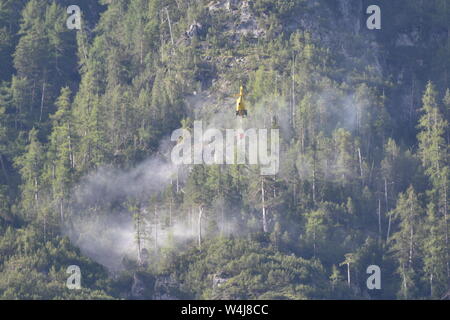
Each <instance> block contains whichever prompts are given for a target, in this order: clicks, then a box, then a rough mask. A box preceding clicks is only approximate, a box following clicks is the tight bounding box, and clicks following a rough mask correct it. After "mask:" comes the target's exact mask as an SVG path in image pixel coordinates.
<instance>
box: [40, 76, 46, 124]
mask: <svg viewBox="0 0 450 320" xmlns="http://www.w3.org/2000/svg"><path fill="white" fill-rule="evenodd" d="M44 100H45V76H44V83H43V84H42V95H41V113H40V115H39V122H41V121H42V113H43V109H44Z"/></svg>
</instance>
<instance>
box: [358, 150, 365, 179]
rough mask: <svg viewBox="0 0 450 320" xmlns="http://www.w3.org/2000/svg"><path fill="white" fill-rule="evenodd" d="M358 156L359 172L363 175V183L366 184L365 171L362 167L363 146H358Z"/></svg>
mask: <svg viewBox="0 0 450 320" xmlns="http://www.w3.org/2000/svg"><path fill="white" fill-rule="evenodd" d="M358 157H359V174H360V175H361V183H362V185H364V172H363V167H362V157H361V148H358Z"/></svg>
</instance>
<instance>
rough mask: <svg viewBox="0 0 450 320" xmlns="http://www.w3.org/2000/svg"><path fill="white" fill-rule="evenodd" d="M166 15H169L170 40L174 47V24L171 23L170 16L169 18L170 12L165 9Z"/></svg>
mask: <svg viewBox="0 0 450 320" xmlns="http://www.w3.org/2000/svg"><path fill="white" fill-rule="evenodd" d="M165 10H166V15H167V21H168V22H169V31H170V40H171V41H172V46H173V45H174V44H175V43H174V41H173V34H172V23H171V22H170V16H169V10H167V8H165Z"/></svg>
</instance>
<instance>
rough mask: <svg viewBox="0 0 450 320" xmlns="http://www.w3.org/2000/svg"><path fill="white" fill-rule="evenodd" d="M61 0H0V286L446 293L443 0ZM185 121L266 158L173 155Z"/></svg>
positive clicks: (5, 289)
mask: <svg viewBox="0 0 450 320" xmlns="http://www.w3.org/2000/svg"><path fill="white" fill-rule="evenodd" d="M73 2H74V1H65V0H61V1H51V0H39V1H38V0H0V297H1V298H3V299H122V298H125V299H181V298H193V299H381V298H382V299H441V298H443V297H445V296H446V295H447V293H448V292H449V290H450V288H449V284H450V258H449V246H450V244H449V222H448V219H449V217H448V195H447V193H448V188H449V159H448V142H449V139H450V131H449V125H448V121H449V116H450V89H449V88H450V83H449V80H450V73H449V71H450V70H449V68H450V3H449V2H448V1H447V0H428V1H423V0H395V1H388V0H378V1H366V0H338V1H336V0H276V1H273V0H271V1H269V0H252V1H237V0H229V1H225V0H218V1H206V0H184V1H181V0H99V1H92V0H78V1H76V2H77V3H76V4H77V5H78V6H79V7H80V8H81V11H82V27H81V29H80V30H69V29H68V28H67V26H66V20H67V18H68V17H69V15H68V14H67V12H66V9H67V7H68V6H69V5H72V4H74V3H73ZM373 4H377V5H378V6H379V7H380V8H381V17H382V27H381V30H369V29H368V28H367V27H366V20H367V18H368V17H369V15H368V14H366V9H367V7H369V6H370V5H373ZM241 85H243V86H245V90H246V104H247V106H248V113H249V117H248V118H247V119H245V120H240V119H236V117H235V109H234V107H235V106H234V104H235V97H236V94H237V93H238V92H239V88H240V86H241ZM195 120H202V121H203V125H204V127H205V128H206V127H210V128H218V129H221V130H225V129H235V128H238V127H241V126H242V127H245V128H260V129H263V128H266V129H279V130H280V144H281V145H280V170H279V172H278V173H277V174H276V175H273V176H263V175H261V174H260V170H259V167H258V166H255V165H206V164H196V165H182V166H175V165H174V164H173V163H172V162H171V155H170V152H171V150H172V148H173V147H174V146H175V145H176V142H173V141H171V139H170V138H171V135H172V133H173V131H174V130H176V129H178V128H185V129H188V130H191V131H193V128H194V121H195ZM70 265H77V266H79V267H80V270H81V274H82V289H81V290H69V289H68V288H67V287H66V280H67V277H68V276H69V275H68V274H67V273H66V270H67V268H68V267H69V266H70ZM370 265H377V266H379V267H380V270H381V279H382V282H381V290H369V289H368V288H367V285H366V280H367V278H368V277H369V275H368V274H367V273H366V270H367V267H368V266H370Z"/></svg>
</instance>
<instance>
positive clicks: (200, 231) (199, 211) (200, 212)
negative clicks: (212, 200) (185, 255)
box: [198, 206, 203, 249]
mask: <svg viewBox="0 0 450 320" xmlns="http://www.w3.org/2000/svg"><path fill="white" fill-rule="evenodd" d="M198 209H199V210H198V248H199V249H201V248H202V217H203V206H199V208H198Z"/></svg>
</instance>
